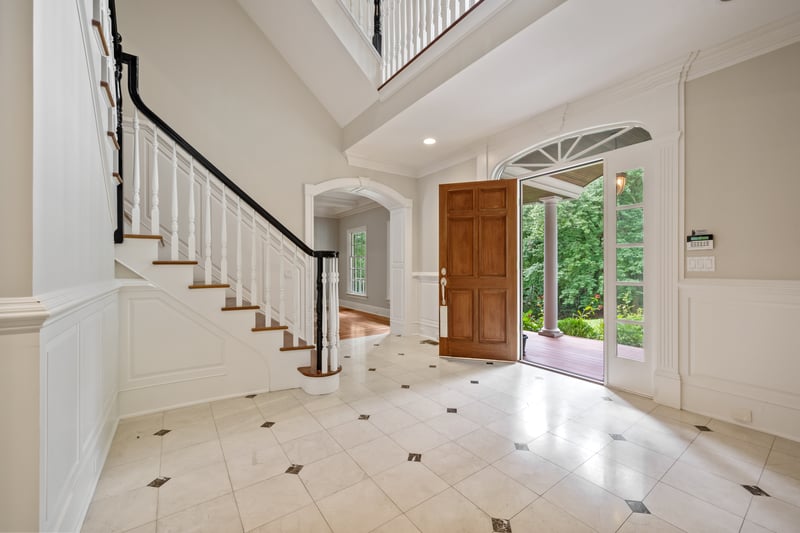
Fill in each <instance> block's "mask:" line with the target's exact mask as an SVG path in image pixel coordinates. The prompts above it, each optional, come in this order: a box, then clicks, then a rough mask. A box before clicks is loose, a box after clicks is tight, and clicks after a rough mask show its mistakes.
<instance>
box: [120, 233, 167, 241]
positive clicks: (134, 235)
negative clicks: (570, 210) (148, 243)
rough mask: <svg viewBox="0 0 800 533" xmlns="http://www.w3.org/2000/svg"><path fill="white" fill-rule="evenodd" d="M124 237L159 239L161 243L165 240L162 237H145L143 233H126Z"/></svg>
mask: <svg viewBox="0 0 800 533" xmlns="http://www.w3.org/2000/svg"><path fill="white" fill-rule="evenodd" d="M123 237H124V238H126V239H158V240H159V241H160V240H162V239H163V237H162V236H161V235H145V234H142V233H126V234H124V235H123Z"/></svg>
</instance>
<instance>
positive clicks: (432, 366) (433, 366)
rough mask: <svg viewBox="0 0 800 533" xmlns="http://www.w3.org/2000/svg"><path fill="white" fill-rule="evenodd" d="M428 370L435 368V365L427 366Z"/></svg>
mask: <svg viewBox="0 0 800 533" xmlns="http://www.w3.org/2000/svg"><path fill="white" fill-rule="evenodd" d="M428 368H436V365H428Z"/></svg>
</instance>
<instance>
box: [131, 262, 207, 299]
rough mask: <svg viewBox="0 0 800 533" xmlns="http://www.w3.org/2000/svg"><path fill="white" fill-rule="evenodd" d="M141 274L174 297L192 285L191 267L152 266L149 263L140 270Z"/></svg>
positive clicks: (192, 271)
mask: <svg viewBox="0 0 800 533" xmlns="http://www.w3.org/2000/svg"><path fill="white" fill-rule="evenodd" d="M141 274H142V275H143V276H144V277H145V278H146V279H148V280H150V281H152V282H154V283H156V284H157V285H158V286H159V287H161V288H163V289H164V290H166V291H167V292H169V293H172V294H175V295H176V296H179V295H182V294H183V291H186V290H189V285H191V284H192V283H194V266H193V265H154V264H152V263H151V264H150V265H149V266H147V267H145V268H143V269H142V270H141ZM176 293H177V294H176Z"/></svg>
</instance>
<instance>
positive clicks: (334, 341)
mask: <svg viewBox="0 0 800 533" xmlns="http://www.w3.org/2000/svg"><path fill="white" fill-rule="evenodd" d="M330 262H331V274H330V285H331V299H330V308H331V312H330V321H331V328H330V337H331V342H330V359H331V370H332V371H336V370H338V369H339V267H338V264H339V259H338V258H336V257H332V258H331V259H330Z"/></svg>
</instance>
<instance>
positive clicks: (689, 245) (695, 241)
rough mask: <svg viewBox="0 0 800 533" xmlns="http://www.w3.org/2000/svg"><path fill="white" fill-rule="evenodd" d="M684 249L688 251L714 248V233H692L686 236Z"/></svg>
mask: <svg viewBox="0 0 800 533" xmlns="http://www.w3.org/2000/svg"><path fill="white" fill-rule="evenodd" d="M686 249H687V250H688V251H690V252H692V251H699V250H713V249H714V235H712V234H711V233H692V235H689V236H688V237H686Z"/></svg>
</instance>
